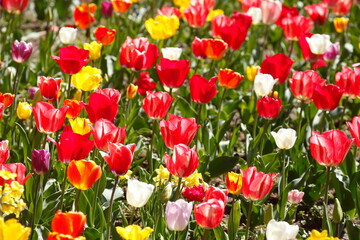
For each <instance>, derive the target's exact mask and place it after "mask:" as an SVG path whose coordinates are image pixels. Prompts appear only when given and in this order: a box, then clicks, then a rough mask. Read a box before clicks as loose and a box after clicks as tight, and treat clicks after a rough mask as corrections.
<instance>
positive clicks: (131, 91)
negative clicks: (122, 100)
mask: <svg viewBox="0 0 360 240" xmlns="http://www.w3.org/2000/svg"><path fill="white" fill-rule="evenodd" d="M137 90H138V86H136V85H134V84H132V83H130V85H129V86H128V87H127V89H126V98H127V99H130V100H131V99H134V98H135V96H136V93H137Z"/></svg>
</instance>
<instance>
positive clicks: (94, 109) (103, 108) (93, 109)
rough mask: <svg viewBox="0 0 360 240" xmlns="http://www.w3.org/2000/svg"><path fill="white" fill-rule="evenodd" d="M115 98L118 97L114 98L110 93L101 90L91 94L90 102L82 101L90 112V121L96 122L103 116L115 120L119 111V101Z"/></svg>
mask: <svg viewBox="0 0 360 240" xmlns="http://www.w3.org/2000/svg"><path fill="white" fill-rule="evenodd" d="M115 100H116V98H113V99H112V98H110V97H109V96H108V95H106V94H102V93H99V92H94V93H92V94H90V97H89V104H84V103H82V104H83V106H84V107H85V110H86V112H87V113H88V116H89V119H90V122H92V123H95V122H96V121H97V120H99V119H101V118H105V119H107V120H109V121H113V120H114V119H115V116H116V114H117V113H118V103H117V102H116V101H115Z"/></svg>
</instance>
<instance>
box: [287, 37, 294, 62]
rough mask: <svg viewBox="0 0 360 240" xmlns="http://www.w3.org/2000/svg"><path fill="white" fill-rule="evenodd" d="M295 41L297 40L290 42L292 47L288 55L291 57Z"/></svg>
mask: <svg viewBox="0 0 360 240" xmlns="http://www.w3.org/2000/svg"><path fill="white" fill-rule="evenodd" d="M294 42H295V41H291V42H290V49H289V55H288V57H289V58H291V54H292V52H293V50H294Z"/></svg>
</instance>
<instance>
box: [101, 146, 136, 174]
mask: <svg viewBox="0 0 360 240" xmlns="http://www.w3.org/2000/svg"><path fill="white" fill-rule="evenodd" d="M135 147H136V145H135V144H129V145H123V144H121V143H111V142H110V143H109V145H108V148H109V153H110V154H109V155H105V156H103V158H104V160H105V161H106V162H107V164H108V165H109V168H110V171H111V173H112V174H114V175H125V174H126V173H127V171H128V170H129V169H130V165H131V163H132V161H133V158H134V151H135Z"/></svg>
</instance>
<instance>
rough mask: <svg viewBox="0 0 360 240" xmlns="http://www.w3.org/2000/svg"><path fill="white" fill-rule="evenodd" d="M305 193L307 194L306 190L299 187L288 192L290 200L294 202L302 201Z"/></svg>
mask: <svg viewBox="0 0 360 240" xmlns="http://www.w3.org/2000/svg"><path fill="white" fill-rule="evenodd" d="M304 195H305V193H304V192H300V191H299V190H297V189H295V190H291V191H290V192H289V193H288V201H289V202H290V203H292V204H299V203H300V202H301V201H302V199H303V197H304Z"/></svg>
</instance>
